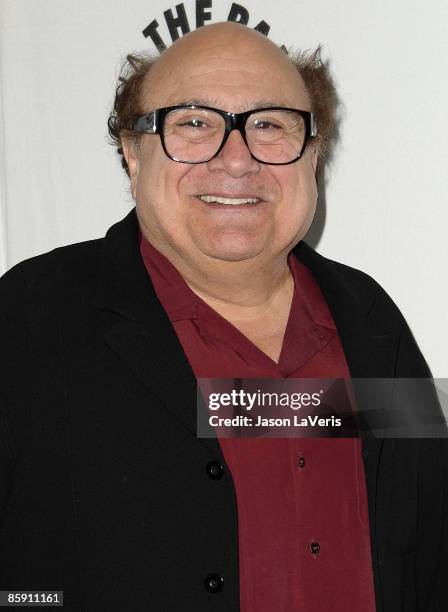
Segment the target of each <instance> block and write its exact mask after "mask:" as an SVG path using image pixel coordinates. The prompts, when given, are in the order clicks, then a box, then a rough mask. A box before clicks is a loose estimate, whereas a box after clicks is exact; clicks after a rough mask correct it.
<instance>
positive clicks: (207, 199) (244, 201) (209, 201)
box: [196, 195, 263, 206]
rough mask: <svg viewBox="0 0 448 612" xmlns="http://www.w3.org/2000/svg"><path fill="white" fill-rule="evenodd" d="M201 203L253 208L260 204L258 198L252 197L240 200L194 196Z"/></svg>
mask: <svg viewBox="0 0 448 612" xmlns="http://www.w3.org/2000/svg"><path fill="white" fill-rule="evenodd" d="M196 197H197V198H198V199H199V200H201V201H202V202H205V203H206V204H218V205H228V206H229V205H230V206H241V205H246V206H247V205H249V206H254V205H255V204H258V203H259V202H262V201H263V200H261V199H260V198H257V197H254V196H247V197H242V198H227V197H224V196H217V195H198V196H196Z"/></svg>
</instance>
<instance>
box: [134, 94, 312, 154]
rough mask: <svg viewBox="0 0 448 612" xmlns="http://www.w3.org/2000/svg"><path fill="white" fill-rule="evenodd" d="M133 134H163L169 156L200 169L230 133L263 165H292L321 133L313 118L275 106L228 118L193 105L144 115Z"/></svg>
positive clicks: (219, 148)
mask: <svg viewBox="0 0 448 612" xmlns="http://www.w3.org/2000/svg"><path fill="white" fill-rule="evenodd" d="M133 130H134V132H136V133H141V134H142V133H143V134H159V136H160V139H161V141H162V147H163V150H164V151H165V153H166V155H167V156H168V157H169V158H170V159H172V160H173V161H176V162H181V163H183V164H202V163H204V162H207V161H210V160H211V159H213V158H214V157H216V155H218V154H219V152H220V151H221V149H222V148H223V146H224V145H225V143H226V141H227V138H228V137H229V134H230V132H231V131H232V130H238V131H239V132H240V134H241V136H242V138H243V140H244V142H245V143H246V145H247V148H248V149H249V151H250V154H251V156H252V157H253V158H254V159H256V160H257V161H259V162H260V163H262V164H272V165H285V164H292V163H293V162H295V161H297V160H298V159H300V157H301V156H302V154H303V152H304V151H305V148H306V145H307V144H308V142H309V140H310V138H313V137H315V136H316V134H317V126H316V122H315V119H314V115H313V113H311V112H308V111H303V110H298V109H296V108H284V107H281V106H273V107H268V108H257V109H255V110H250V111H247V112H244V113H228V112H226V111H223V110H220V109H218V108H211V107H210V106H197V105H195V104H189V105H180V106H168V107H166V108H158V109H156V110H153V111H151V112H149V113H146V114H145V115H141V116H140V117H137V118H136V119H135V122H134V126H133Z"/></svg>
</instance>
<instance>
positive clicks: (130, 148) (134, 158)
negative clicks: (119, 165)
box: [121, 136, 139, 200]
mask: <svg viewBox="0 0 448 612" xmlns="http://www.w3.org/2000/svg"><path fill="white" fill-rule="evenodd" d="M121 146H122V148H123V155H124V158H125V160H126V163H127V164H128V168H129V178H130V180H131V194H132V197H133V198H134V200H135V197H136V191H137V178H138V170H139V161H138V154H137V147H136V146H135V143H133V142H131V140H130V138H129V137H126V136H123V137H122V139H121Z"/></svg>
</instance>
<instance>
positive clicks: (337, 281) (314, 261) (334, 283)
mask: <svg viewBox="0 0 448 612" xmlns="http://www.w3.org/2000/svg"><path fill="white" fill-rule="evenodd" d="M294 253H295V255H296V256H297V257H298V259H299V260H300V261H302V262H303V263H304V264H305V265H306V266H307V267H308V269H309V270H310V271H311V273H312V274H313V276H314V278H315V280H316V281H317V283H318V285H319V286H320V288H321V289H322V291H323V293H324V295H325V296H326V297H327V299H328V300H329V301H330V302H332V305H333V307H336V309H338V307H340V308H341V309H344V310H345V311H346V313H347V314H350V315H352V316H354V315H358V316H375V317H376V318H378V319H382V320H383V321H384V322H387V323H388V324H389V325H391V326H393V327H397V326H398V327H402V326H403V325H404V324H405V321H404V318H403V316H402V314H401V312H400V310H399V309H398V307H397V305H396V304H395V302H394V301H393V300H392V298H391V297H390V296H389V294H388V293H387V292H386V291H385V289H384V288H383V287H382V286H381V285H380V284H379V283H378V282H377V281H376V280H375V279H374V278H373V277H372V276H370V275H369V274H367V273H366V272H364V271H362V270H359V269H358V268H354V267H352V266H349V265H347V264H343V263H340V262H338V261H335V260H333V259H329V258H328V257H324V256H323V255H321V254H319V253H318V252H317V251H315V250H314V249H313V248H311V247H310V246H309V245H307V244H306V243H304V242H303V241H302V242H300V243H299V245H298V246H297V247H296V248H295V249H294Z"/></svg>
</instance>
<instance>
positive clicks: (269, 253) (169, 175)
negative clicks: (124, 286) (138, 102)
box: [127, 24, 317, 263]
mask: <svg viewBox="0 0 448 612" xmlns="http://www.w3.org/2000/svg"><path fill="white" fill-rule="evenodd" d="M143 99H144V101H145V104H144V110H145V111H146V112H149V111H151V110H153V109H155V108H160V107H165V106H174V105H177V104H182V103H187V102H190V101H195V102H197V103H200V104H202V105H205V106H212V107H215V108H220V109H223V110H226V111H230V112H236V113H238V112H243V111H247V110H250V109H253V108H256V107H257V106H261V105H263V106H270V105H275V106H281V105H283V106H286V107H290V108H297V109H302V110H308V109H309V99H308V95H307V92H306V89H305V86H304V84H303V81H302V79H301V77H300V76H299V75H298V73H297V71H296V69H295V68H294V67H293V66H292V64H290V63H289V61H288V60H287V58H286V56H285V55H284V54H283V52H282V51H280V50H278V49H277V48H276V47H275V46H274V45H273V44H272V43H271V42H270V41H268V40H266V39H264V37H262V36H261V35H259V34H256V33H254V32H252V31H250V30H247V29H245V28H242V27H241V26H235V25H234V24H232V25H230V24H220V25H219V26H218V25H216V26H209V27H208V28H201V30H199V31H197V32H195V33H194V34H191V35H190V36H188V37H186V38H184V39H181V40H180V41H178V42H177V43H176V44H175V45H173V46H172V47H171V48H170V49H169V50H168V51H167V52H165V54H163V55H162V57H161V58H160V59H159V60H158V61H157V62H156V64H155V65H154V66H153V67H152V68H151V72H150V74H149V77H147V88H146V92H145V94H144V97H143ZM127 156H128V163H129V168H130V174H131V190H132V195H133V197H134V199H135V201H136V205H137V214H138V217H139V221H140V224H141V227H142V230H143V232H144V234H145V235H146V237H147V238H148V239H149V240H150V241H151V242H152V244H153V245H154V246H155V247H156V248H158V249H159V250H161V251H162V252H163V253H165V254H166V255H169V253H171V254H173V253H174V254H176V256H180V257H182V258H184V259H186V260H189V261H191V262H197V261H202V262H204V261H207V262H211V260H215V261H216V260H225V261H242V260H249V259H252V258H256V260H257V261H259V262H260V263H262V262H264V261H269V259H270V258H272V257H276V256H278V255H279V254H286V253H287V252H289V250H290V249H291V248H292V247H293V246H294V245H295V244H296V243H297V242H298V240H300V239H301V238H302V237H303V235H304V234H305V233H306V231H307V229H308V227H309V225H310V223H311V221H312V218H313V215H314V211H315V206H316V200H317V191H316V183H315V177H314V170H315V161H316V157H315V154H314V151H313V148H312V147H310V146H309V145H308V147H307V150H306V152H305V154H304V155H303V156H302V158H301V159H300V160H299V161H297V162H295V163H292V164H290V165H284V166H272V165H266V164H261V163H259V162H258V161H256V160H254V159H252V158H251V156H250V153H249V151H248V149H247V146H246V145H245V143H244V141H243V139H242V137H241V134H240V133H239V132H238V131H237V130H234V131H232V132H231V133H230V135H229V138H228V140H227V142H226V144H225V146H224V148H223V149H222V150H221V152H220V154H219V155H218V156H217V157H215V158H214V159H212V160H210V161H209V162H206V163H201V164H196V165H189V164H183V163H179V162H175V161H172V160H170V159H169V158H168V157H167V156H166V155H165V153H164V152H163V149H162V146H161V141H160V137H159V136H158V135H152V134H145V135H143V136H142V140H141V146H140V149H139V150H138V151H137V152H133V150H132V148H130V149H129V150H127ZM201 195H215V196H222V197H227V198H246V197H248V198H257V199H258V200H259V201H258V202H257V203H256V204H242V205H223V204H218V203H213V204H210V203H207V202H204V201H202V200H201V199H200V198H199V197H198V196H201Z"/></svg>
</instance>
